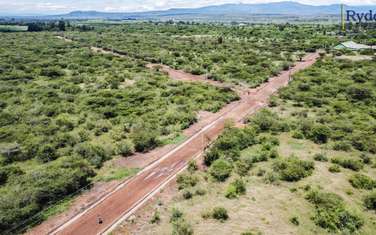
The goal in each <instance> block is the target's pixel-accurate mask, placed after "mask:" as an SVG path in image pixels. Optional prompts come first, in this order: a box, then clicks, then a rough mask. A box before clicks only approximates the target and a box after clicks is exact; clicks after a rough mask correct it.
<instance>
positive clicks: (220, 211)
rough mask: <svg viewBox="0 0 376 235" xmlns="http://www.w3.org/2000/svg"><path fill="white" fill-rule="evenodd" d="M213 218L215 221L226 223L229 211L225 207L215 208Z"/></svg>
mask: <svg viewBox="0 0 376 235" xmlns="http://www.w3.org/2000/svg"><path fill="white" fill-rule="evenodd" d="M212 217H213V219H216V220H219V221H221V222H224V221H226V220H228V218H229V216H228V214H227V210H226V209H225V208H223V207H215V208H214V209H213V212H212Z"/></svg>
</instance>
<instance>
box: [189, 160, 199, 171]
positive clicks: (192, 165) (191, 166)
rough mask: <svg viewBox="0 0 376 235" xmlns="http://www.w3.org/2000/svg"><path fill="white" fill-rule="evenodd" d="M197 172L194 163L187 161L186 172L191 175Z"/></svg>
mask: <svg viewBox="0 0 376 235" xmlns="http://www.w3.org/2000/svg"><path fill="white" fill-rule="evenodd" d="M197 170H198V166H197V163H196V161H194V160H191V161H189V162H188V171H189V172H191V173H193V172H195V171H197Z"/></svg>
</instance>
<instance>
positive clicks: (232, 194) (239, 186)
mask: <svg viewBox="0 0 376 235" xmlns="http://www.w3.org/2000/svg"><path fill="white" fill-rule="evenodd" d="M246 191H247V188H246V185H245V183H244V181H243V180H242V179H236V180H235V181H234V182H232V183H230V184H229V186H228V187H227V190H226V194H225V196H226V197H227V198H230V199H231V198H236V197H238V196H240V195H243V194H245V192H246Z"/></svg>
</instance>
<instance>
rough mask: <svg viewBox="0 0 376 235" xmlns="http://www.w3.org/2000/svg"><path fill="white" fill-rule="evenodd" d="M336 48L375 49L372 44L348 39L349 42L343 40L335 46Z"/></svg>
mask: <svg viewBox="0 0 376 235" xmlns="http://www.w3.org/2000/svg"><path fill="white" fill-rule="evenodd" d="M334 49H336V50H343V49H347V50H353V51H358V50H365V49H375V48H373V47H372V46H368V45H364V44H359V43H356V42H353V41H348V42H343V43H341V44H339V45H338V46H336V47H334Z"/></svg>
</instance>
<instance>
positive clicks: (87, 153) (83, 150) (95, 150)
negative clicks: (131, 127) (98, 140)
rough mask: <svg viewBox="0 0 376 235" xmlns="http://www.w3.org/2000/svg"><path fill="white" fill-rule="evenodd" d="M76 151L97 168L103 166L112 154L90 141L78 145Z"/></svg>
mask: <svg viewBox="0 0 376 235" xmlns="http://www.w3.org/2000/svg"><path fill="white" fill-rule="evenodd" d="M75 152H76V153H77V154H78V155H80V156H81V157H83V158H85V159H87V160H88V161H89V162H90V163H91V164H92V165H93V166H95V167H97V168H99V167H101V166H102V164H103V162H105V161H106V160H108V159H109V158H110V155H109V154H108V153H106V151H105V149H104V148H102V147H101V146H98V145H93V144H91V143H88V142H84V143H81V144H78V145H76V146H75Z"/></svg>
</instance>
